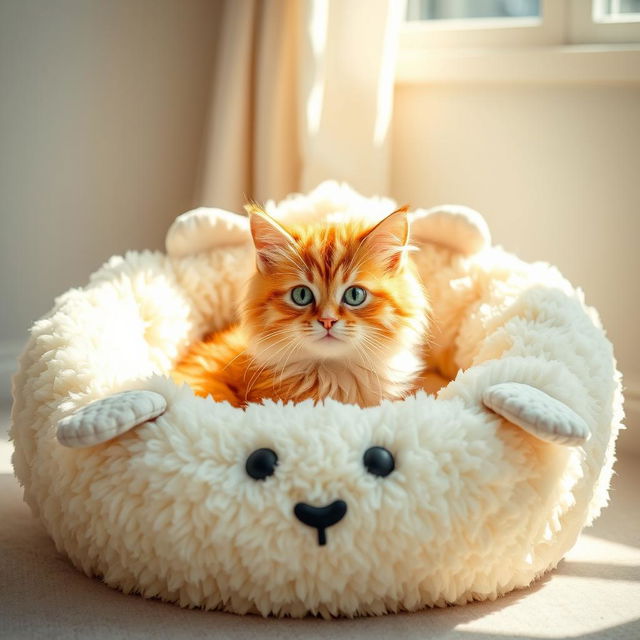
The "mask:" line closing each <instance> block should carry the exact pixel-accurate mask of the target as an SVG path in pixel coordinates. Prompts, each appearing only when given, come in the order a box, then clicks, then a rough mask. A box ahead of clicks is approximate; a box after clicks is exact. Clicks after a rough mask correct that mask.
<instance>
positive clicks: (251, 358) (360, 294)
mask: <svg viewBox="0 0 640 640" xmlns="http://www.w3.org/2000/svg"><path fill="white" fill-rule="evenodd" d="M247 210H248V212H249V216H250V223H251V233H252V236H253V241H254V244H255V247H256V266H257V269H256V272H255V274H254V275H253V277H252V279H251V282H250V285H249V290H248V295H247V299H246V301H245V305H244V308H243V310H242V315H241V322H240V324H238V325H235V326H232V327H231V328H229V329H227V330H225V331H221V332H218V333H216V334H213V335H211V336H209V337H206V338H205V339H204V340H203V341H201V342H197V343H195V344H194V345H193V346H192V347H191V348H190V349H189V352H188V353H187V354H186V355H185V357H184V358H183V359H182V361H181V362H180V363H178V365H177V366H176V369H175V371H174V372H173V377H174V379H175V380H176V381H178V382H187V383H188V384H189V385H191V387H192V388H193V389H194V392H195V393H196V394H197V395H201V396H207V395H211V396H213V398H214V399H216V400H228V401H229V402H230V403H231V404H233V405H235V406H244V405H246V403H248V402H260V401H261V400H262V399H264V398H272V399H274V400H278V399H281V400H284V401H285V402H286V401H288V400H292V401H296V402H299V401H301V400H304V399H307V398H312V399H313V400H314V401H319V400H322V399H324V398H328V397H329V398H333V399H335V400H338V401H340V402H345V403H353V404H358V405H360V406H363V407H364V406H371V405H375V404H379V403H380V401H381V400H382V399H384V398H390V399H398V398H402V397H404V396H406V395H407V394H409V393H410V392H412V391H413V390H414V388H415V384H416V382H417V381H418V377H419V376H420V373H421V371H422V368H423V363H422V361H421V359H420V354H421V352H422V350H423V347H424V341H425V337H426V335H427V329H428V312H429V306H428V302H427V299H426V296H425V292H424V290H423V287H422V285H421V283H420V280H419V278H418V275H417V272H416V269H415V266H414V265H413V263H412V261H411V260H409V259H408V256H407V255H406V254H407V250H408V249H409V246H408V236H409V221H408V219H407V213H406V208H405V209H400V210H398V211H395V212H393V213H392V214H391V215H389V216H387V217H386V218H385V219H384V220H382V221H381V222H379V223H378V224H377V225H375V226H373V227H371V225H370V224H366V223H365V222H362V221H359V222H358V221H349V222H345V223H335V224H330V223H322V224H309V225H296V226H294V225H291V226H288V227H287V228H286V229H285V228H284V227H283V226H282V225H280V224H279V223H278V222H276V221H275V220H274V219H273V218H271V217H270V216H268V215H267V214H266V213H265V212H263V211H262V210H261V209H259V208H258V207H257V206H253V205H251V206H249V207H247Z"/></svg>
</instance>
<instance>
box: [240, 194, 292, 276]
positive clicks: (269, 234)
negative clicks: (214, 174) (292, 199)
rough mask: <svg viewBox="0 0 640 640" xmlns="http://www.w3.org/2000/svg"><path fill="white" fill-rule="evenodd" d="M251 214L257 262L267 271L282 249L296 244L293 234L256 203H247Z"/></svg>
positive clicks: (259, 269) (250, 222)
mask: <svg viewBox="0 0 640 640" xmlns="http://www.w3.org/2000/svg"><path fill="white" fill-rule="evenodd" d="M244 208H245V210H246V212H247V213H248V214H249V226H250V228H251V236H252V237H253V244H254V245H255V247H256V264H257V267H258V271H260V272H261V273H266V272H267V271H269V268H270V267H271V266H272V265H273V262H274V258H275V257H276V256H277V254H278V253H280V252H281V251H282V249H286V248H287V247H289V246H291V245H292V244H295V240H294V239H293V237H292V236H291V234H290V233H289V232H288V231H287V230H286V229H285V228H284V227H283V226H281V225H280V224H279V223H278V222H276V221H275V220H274V219H273V218H272V217H271V216H270V215H269V214H267V213H265V212H264V211H263V210H262V209H261V208H260V207H259V206H258V205H257V204H256V203H254V202H251V203H249V204H246V205H245V207H244Z"/></svg>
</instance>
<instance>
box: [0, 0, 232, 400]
mask: <svg viewBox="0 0 640 640" xmlns="http://www.w3.org/2000/svg"><path fill="white" fill-rule="evenodd" d="M219 6H220V5H219V3H217V2H214V1H212V0H180V2H176V1H175V0H108V1H103V0H102V1H101V0H55V1H51V0H29V1H26V0H25V1H23V0H0V91H1V97H0V145H1V148H0V368H2V367H3V366H4V367H5V368H6V366H7V365H6V359H7V358H10V357H11V355H12V353H13V351H14V350H15V346H14V345H15V344H16V343H20V342H22V341H23V340H25V339H26V335H27V329H28V327H29V325H30V324H31V322H32V321H33V320H34V319H35V318H36V317H37V316H39V315H41V314H42V313H44V312H46V311H47V310H48V309H49V308H50V307H51V305H52V303H53V298H54V296H56V295H58V294H59V293H62V292H63V291H64V290H65V289H67V288H69V287H71V286H73V285H81V284H83V283H84V282H86V280H87V277H88V275H89V274H90V273H91V272H92V271H93V270H94V269H95V268H96V267H97V266H98V265H99V264H101V263H102V262H103V261H104V260H106V259H107V258H108V257H109V256H111V255H113V254H116V253H121V252H123V251H125V250H126V249H132V248H147V247H148V248H161V247H162V241H163V237H164V233H165V230H166V228H167V226H168V225H169V223H170V222H171V220H172V219H173V218H174V217H175V216H176V215H177V214H178V213H181V212H182V211H184V210H186V209H189V208H190V207H192V205H193V204H194V203H193V200H192V198H193V195H194V191H195V183H196V179H197V170H198V166H199V161H200V155H201V141H202V139H203V128H204V126H205V115H206V107H207V103H208V99H209V88H210V84H211V73H212V69H213V61H214V60H213V57H214V45H215V39H216V26H217V23H218V18H219V15H218V14H219ZM3 354H4V355H5V356H7V358H5V361H4V363H3V362H2V360H3ZM5 373H6V372H5ZM1 374H2V372H1V371H0V375H1ZM4 379H6V375H5V377H4ZM0 391H1V390H0Z"/></svg>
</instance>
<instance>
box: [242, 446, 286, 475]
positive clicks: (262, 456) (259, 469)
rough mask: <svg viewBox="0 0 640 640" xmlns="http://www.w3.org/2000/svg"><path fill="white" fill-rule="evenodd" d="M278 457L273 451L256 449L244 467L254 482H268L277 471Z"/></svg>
mask: <svg viewBox="0 0 640 640" xmlns="http://www.w3.org/2000/svg"><path fill="white" fill-rule="evenodd" d="M277 464H278V455H277V454H276V452H275V451H272V450H271V449H256V450H255V451H254V452H253V453H252V454H251V455H250V456H249V457H248V458H247V462H246V464H245V465H244V468H245V470H246V472H247V473H248V474H249V475H250V476H251V477H252V478H253V479H254V480H266V479H267V478H268V477H269V476H272V475H273V474H274V473H275V471H276V465H277Z"/></svg>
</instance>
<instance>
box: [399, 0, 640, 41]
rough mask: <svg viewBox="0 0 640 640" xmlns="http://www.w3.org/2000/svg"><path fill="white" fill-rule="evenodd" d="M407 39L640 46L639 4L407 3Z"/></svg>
mask: <svg viewBox="0 0 640 640" xmlns="http://www.w3.org/2000/svg"><path fill="white" fill-rule="evenodd" d="M405 33H406V34H408V35H406V38H405V39H406V40H409V42H411V41H415V40H416V39H421V40H423V44H424V43H426V44H428V46H433V47H450V46H455V47H460V46H462V47H475V46H532V45H564V44H592V43H599V44H602V43H640V0H409V1H408V4H407V21H406V27H405Z"/></svg>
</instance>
